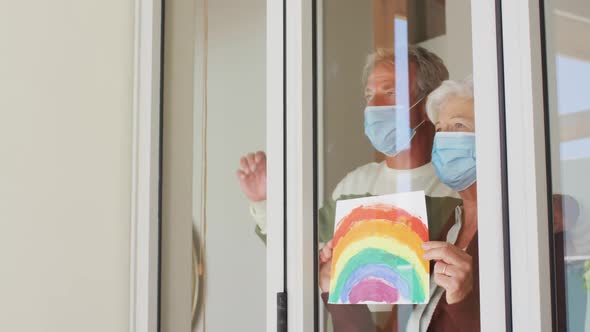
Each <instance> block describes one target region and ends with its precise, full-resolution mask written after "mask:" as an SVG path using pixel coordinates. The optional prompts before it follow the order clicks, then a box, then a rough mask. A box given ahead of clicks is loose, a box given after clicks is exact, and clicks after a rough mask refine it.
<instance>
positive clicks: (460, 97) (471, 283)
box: [408, 80, 480, 331]
mask: <svg viewBox="0 0 590 332" xmlns="http://www.w3.org/2000/svg"><path fill="white" fill-rule="evenodd" d="M426 107H427V113H428V117H429V118H430V121H432V123H433V124H434V126H435V128H436V135H435V137H434V144H433V148H432V163H433V165H434V167H435V169H436V173H437V175H438V177H439V178H440V180H441V181H442V182H443V183H444V184H446V185H448V186H449V187H451V188H452V189H453V190H455V191H456V192H458V193H459V196H461V199H463V205H462V206H459V207H457V208H456V209H455V214H454V216H453V217H452V220H449V222H448V224H447V227H445V229H444V230H443V234H445V235H444V237H443V239H445V240H446V241H432V242H426V243H425V244H424V246H423V247H424V249H425V254H424V258H426V259H428V260H430V261H432V262H434V269H433V275H432V283H431V297H430V301H429V302H428V304H425V305H419V306H417V307H416V308H415V309H414V311H413V313H412V316H411V318H410V322H409V324H408V331H479V329H480V326H479V287H478V286H479V274H478V254H477V253H478V251H477V183H476V170H475V133H474V131H475V117H474V111H473V84H472V82H471V81H470V80H469V81H464V82H457V81H444V82H443V83H442V84H441V86H440V87H439V88H437V89H436V90H434V91H433V92H432V93H431V94H430V95H429V97H428V102H427V106H426Z"/></svg>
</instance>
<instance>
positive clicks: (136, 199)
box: [129, 0, 162, 332]
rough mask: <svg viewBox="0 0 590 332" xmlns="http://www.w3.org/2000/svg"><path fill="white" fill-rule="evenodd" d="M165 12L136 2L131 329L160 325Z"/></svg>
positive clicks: (148, 1) (143, 331)
mask: <svg viewBox="0 0 590 332" xmlns="http://www.w3.org/2000/svg"><path fill="white" fill-rule="evenodd" d="M161 16H162V8H161V1H159V0H136V1H135V37H134V79H133V143H132V144H133V147H132V153H133V155H132V170H131V173H132V176H131V178H132V183H131V206H132V209H131V220H130V221H131V232H130V243H131V246H130V270H129V276H130V280H129V281H130V283H129V331H130V332H156V331H157V328H158V326H157V324H158V279H159V278H158V260H159V250H158V249H159V248H158V237H159V225H158V201H159V184H158V182H159V175H160V166H159V160H160V152H159V148H160V45H161V33H160V32H161V24H162V19H161Z"/></svg>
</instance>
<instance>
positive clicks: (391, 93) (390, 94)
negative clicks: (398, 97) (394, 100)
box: [387, 91, 395, 97]
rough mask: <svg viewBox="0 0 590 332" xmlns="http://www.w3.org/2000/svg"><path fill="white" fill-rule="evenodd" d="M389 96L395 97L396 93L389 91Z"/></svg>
mask: <svg viewBox="0 0 590 332" xmlns="http://www.w3.org/2000/svg"><path fill="white" fill-rule="evenodd" d="M387 95H388V96H389V97H393V96H394V95H395V92H394V91H388V92H387Z"/></svg>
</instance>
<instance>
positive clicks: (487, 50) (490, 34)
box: [267, 0, 506, 331]
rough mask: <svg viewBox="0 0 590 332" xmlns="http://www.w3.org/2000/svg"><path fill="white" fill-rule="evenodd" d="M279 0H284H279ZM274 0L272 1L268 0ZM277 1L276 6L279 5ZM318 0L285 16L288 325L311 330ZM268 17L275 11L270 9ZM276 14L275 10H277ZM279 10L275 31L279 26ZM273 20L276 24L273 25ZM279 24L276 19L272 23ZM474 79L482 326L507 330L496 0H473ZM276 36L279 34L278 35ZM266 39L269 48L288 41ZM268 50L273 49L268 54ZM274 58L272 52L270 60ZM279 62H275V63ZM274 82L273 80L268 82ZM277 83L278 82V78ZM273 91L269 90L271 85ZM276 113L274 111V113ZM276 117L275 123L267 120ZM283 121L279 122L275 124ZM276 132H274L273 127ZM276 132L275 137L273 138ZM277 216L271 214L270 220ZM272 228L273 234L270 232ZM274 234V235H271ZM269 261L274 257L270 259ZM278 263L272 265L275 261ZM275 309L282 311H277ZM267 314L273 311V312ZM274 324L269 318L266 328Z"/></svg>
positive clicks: (295, 0)
mask: <svg viewBox="0 0 590 332" xmlns="http://www.w3.org/2000/svg"><path fill="white" fill-rule="evenodd" d="M274 2H276V3H278V2H280V1H274ZM268 3H273V1H272V0H269V1H268ZM275 5H276V4H275ZM311 7H312V1H311V0H289V1H288V2H287V8H286V11H287V15H286V17H287V22H286V26H287V29H286V38H287V40H286V43H287V57H286V64H285V65H286V72H287V76H286V84H287V87H286V91H287V92H286V93H287V105H288V106H287V119H286V120H287V121H286V128H285V129H286V139H287V147H288V148H287V151H286V153H287V165H288V170H287V173H288V179H287V220H288V223H287V235H286V239H287V257H288V260H287V262H286V264H287V271H288V282H287V291H288V294H289V301H288V304H289V308H288V317H289V330H290V331H313V329H314V312H313V310H314V305H315V303H314V302H315V301H316V299H315V298H314V296H313V290H314V287H316V285H314V282H313V265H314V261H313V252H312V248H313V243H314V238H313V228H312V224H311V223H310V222H309V221H310V220H312V218H313V187H312V183H313V168H312V160H313V154H312V153H313V146H312V144H313V142H312V140H311V137H312V135H311V133H312V132H313V128H312V115H313V114H312V113H313V110H312V108H313V104H312V102H313V101H312V91H311V89H312V84H311V83H312V39H313V38H312V32H311V24H312V17H311V15H312V11H311ZM268 13H269V16H275V15H272V14H270V13H272V12H270V11H269V12H268ZM275 13H276V12H275ZM277 17H282V16H279V15H276V16H275V17H274V20H273V21H272V22H271V21H269V22H268V23H269V25H268V27H267V29H268V30H269V31H277V30H280V28H279V27H280V26H281V24H282V21H281V22H279V20H277V19H276V18H277ZM273 22H274V23H273ZM273 24H274V25H273ZM472 29H473V30H472V31H473V59H474V81H475V86H476V89H475V95H476V96H475V99H476V106H475V107H476V109H477V110H478V111H477V119H476V127H477V132H478V139H477V145H478V155H477V159H478V172H479V174H486V176H485V177H480V178H479V179H478V195H479V196H478V197H479V200H480V201H481V200H485V201H486V204H482V205H481V206H480V208H479V216H478V218H479V224H480V226H479V227H480V228H479V232H480V234H485V236H480V237H479V255H480V261H481V262H485V264H484V263H482V264H480V282H481V284H482V285H483V287H480V291H481V312H484V313H485V315H481V322H482V331H505V330H506V314H505V310H506V309H505V308H506V307H505V303H506V298H505V287H504V254H503V250H504V231H503V224H502V195H501V192H502V186H501V183H502V181H501V180H502V178H501V177H502V173H501V169H500V160H501V148H500V143H501V142H500V139H499V133H500V121H499V100H498V71H497V68H498V67H497V65H498V63H497V59H498V58H497V45H496V15H495V4H494V2H491V1H472ZM277 40H278V39H277ZM277 40H273V39H271V38H269V39H268V45H267V47H268V48H269V49H275V48H279V47H281V46H282V45H280V44H279V43H277ZM269 55H270V54H269ZM268 61H271V58H270V57H269V58H268ZM275 68H276V67H275ZM269 82H270V81H269ZM274 82H278V81H274ZM267 91H269V92H270V90H267ZM270 116H271V114H270V113H269V119H270ZM270 123H271V121H269V124H270ZM276 124H278V122H275V125H276ZM269 134H270V132H269ZM270 137H271V136H270V135H269V138H270ZM269 220H273V218H269ZM269 234H271V233H270V232H269ZM271 237H272V235H271ZM269 263H270V261H269ZM269 265H272V264H269ZM275 312H276V311H275ZM268 313H269V320H270V319H272V317H271V316H270V315H271V314H273V311H269V312H268ZM275 326H276V325H272V324H269V325H268V329H267V331H274V330H273V327H275Z"/></svg>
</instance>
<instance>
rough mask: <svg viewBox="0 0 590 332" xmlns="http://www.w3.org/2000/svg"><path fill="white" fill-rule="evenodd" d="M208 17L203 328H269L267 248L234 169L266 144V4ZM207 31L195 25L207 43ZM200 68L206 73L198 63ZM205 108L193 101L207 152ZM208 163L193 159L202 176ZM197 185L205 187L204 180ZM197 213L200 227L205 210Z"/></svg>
mask: <svg viewBox="0 0 590 332" xmlns="http://www.w3.org/2000/svg"><path fill="white" fill-rule="evenodd" d="M202 10H204V7H203V9H202ZM207 14H208V15H207V17H206V18H204V17H203V19H206V21H207V22H208V26H207V31H208V33H207V38H206V40H207V44H208V48H207V49H206V50H205V49H203V48H202V47H201V48H199V46H198V45H197V54H196V59H197V62H200V61H203V60H204V59H203V55H204V53H203V52H207V59H206V61H207V76H208V78H207V86H206V89H207V90H206V91H207V94H206V98H207V101H206V106H207V117H206V126H207V129H206V130H207V144H206V146H205V148H206V161H205V164H206V167H207V169H206V191H205V192H204V193H199V192H196V193H195V197H196V200H195V201H194V202H193V204H199V201H198V199H202V198H204V199H205V201H206V203H205V204H206V205H205V206H206V213H205V218H206V225H207V226H206V230H205V229H204V228H202V227H199V229H198V232H199V234H200V236H201V238H202V239H204V240H203V243H204V245H205V261H204V266H205V270H204V272H205V274H204V298H203V306H202V310H203V314H202V316H201V318H200V321H199V324H198V326H197V330H198V331H240V330H244V329H247V330H248V331H264V329H265V327H266V303H265V298H266V264H265V263H266V262H265V260H266V252H265V246H264V243H263V242H262V241H261V240H260V239H259V238H258V237H257V236H256V234H255V233H254V225H255V223H254V220H253V219H252V217H251V216H250V213H249V210H248V201H247V199H246V197H245V196H244V194H243V193H242V192H241V190H240V187H239V184H238V180H237V178H236V175H235V172H236V170H237V169H238V167H239V160H240V157H241V156H242V155H244V154H246V153H248V152H255V151H258V150H264V149H265V146H266V141H265V139H266V121H265V116H266V95H265V92H266V42H265V40H266V1H264V0H250V1H242V0H216V1H209V2H208V11H207ZM197 15H198V17H202V16H201V13H198V14H197ZM203 28H204V27H203V26H202V25H199V26H198V27H197V31H198V33H197V35H198V36H197V40H200V41H201V42H203V41H204V40H202V39H200V37H199V35H201V34H203V33H204V31H203V30H204V29H203ZM198 43H199V42H198ZM196 67H197V68H202V67H201V65H200V64H199V63H197V64H196ZM200 80H202V72H199V71H198V70H197V71H195V85H196V87H201V88H202V85H201V82H200ZM195 91H196V93H195V95H196V96H197V97H196V98H197V99H200V98H204V97H205V96H204V95H203V90H202V89H201V90H199V89H196V90H195ZM203 110H204V105H203V102H202V100H195V116H196V117H197V118H196V119H195V123H199V124H198V125H196V126H195V144H196V145H197V148H196V149H195V151H197V152H198V151H202V148H203V147H202V144H203V141H202V140H201V137H202V136H201V135H202V131H201V126H200V125H201V124H202V119H203V117H202V114H203V113H202V112H203ZM277 111H280V110H277ZM199 119H201V120H199ZM199 121H201V122H199ZM197 157H198V156H197ZM202 161H203V160H202V158H201V159H199V158H196V160H195V165H194V168H195V172H196V173H195V174H196V175H198V174H201V172H202V171H203V169H202V167H201V165H202V164H201V163H202ZM194 181H195V183H196V182H199V179H198V177H196V178H195V179H194ZM201 185H202V183H197V185H195V188H201ZM194 215H195V223H196V225H197V226H201V225H202V223H203V220H201V219H200V216H201V211H197V210H195V212H194Z"/></svg>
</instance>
